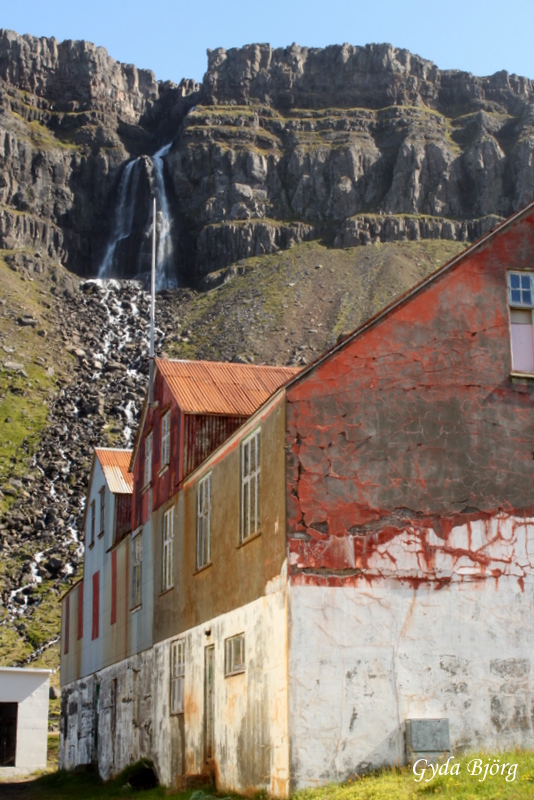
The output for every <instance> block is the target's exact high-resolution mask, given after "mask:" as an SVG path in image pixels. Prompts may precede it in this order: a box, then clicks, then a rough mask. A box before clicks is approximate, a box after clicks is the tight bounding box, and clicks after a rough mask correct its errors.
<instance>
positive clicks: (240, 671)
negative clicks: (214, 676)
mask: <svg viewBox="0 0 534 800" xmlns="http://www.w3.org/2000/svg"><path fill="white" fill-rule="evenodd" d="M244 674H245V668H243V669H238V670H236V671H235V672H225V674H224V677H225V678H235V676H236V675H244Z"/></svg>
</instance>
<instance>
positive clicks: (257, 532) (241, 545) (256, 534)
mask: <svg viewBox="0 0 534 800" xmlns="http://www.w3.org/2000/svg"><path fill="white" fill-rule="evenodd" d="M260 536H261V531H256V533H253V534H252V535H251V536H249V537H248V538H247V539H244V540H243V541H242V542H239V544H238V545H237V547H236V549H237V550H239V548H240V547H244V546H245V545H246V544H248V543H249V542H253V541H254V539H259V538H260Z"/></svg>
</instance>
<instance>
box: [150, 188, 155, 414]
mask: <svg viewBox="0 0 534 800" xmlns="http://www.w3.org/2000/svg"><path fill="white" fill-rule="evenodd" d="M153 204H154V205H153V212H152V272H151V276H150V354H149V379H148V404H149V406H151V405H152V403H153V402H154V324H155V317H156V196H155V195H154V198H153Z"/></svg>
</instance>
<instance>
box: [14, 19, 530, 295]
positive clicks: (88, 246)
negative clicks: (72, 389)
mask: <svg viewBox="0 0 534 800" xmlns="http://www.w3.org/2000/svg"><path fill="white" fill-rule="evenodd" d="M157 153H158V154H159V155H158V157H156V158H154V157H153V156H154V155H155V154H157ZM154 193H155V194H156V195H157V197H158V200H159V201H160V202H159V207H160V211H161V210H162V209H163V210H166V211H167V212H168V214H167V216H168V224H167V230H165V231H164V234H165V236H166V237H167V245H168V246H167V251H166V255H165V262H166V264H165V280H164V281H163V282H164V283H165V282H166V283H167V284H177V283H178V284H181V285H184V284H195V283H198V282H199V281H200V280H202V278H203V276H205V275H206V274H207V273H210V272H212V271H214V270H217V269H220V268H221V267H223V266H226V265H229V264H232V263H234V262H236V261H237V260H239V259H240V258H246V257H250V256H259V255H262V254H266V253H273V252H276V251H278V250H285V249H287V248H288V247H290V246H292V245H294V244H296V243H299V242H302V241H310V240H320V241H322V242H324V243H326V244H327V245H329V246H333V247H336V248H346V247H353V246H355V245H359V244H366V243H369V242H373V241H404V240H417V239H419V238H423V239H424V238H444V239H455V240H459V241H469V240H472V239H474V238H476V237H477V236H479V235H480V234H482V233H483V232H485V231H486V230H488V229H489V228H491V227H493V226H494V225H495V223H496V221H497V220H498V219H499V218H502V217H504V216H507V215H509V214H510V213H512V212H513V211H514V210H516V209H518V208H520V207H521V206H523V205H525V204H526V203H527V202H529V201H530V200H532V199H533V198H534V84H533V82H532V81H531V80H529V79H527V78H520V77H517V76H515V75H508V74H507V73H506V72H499V73H496V74H495V75H493V76H491V77H485V78H478V77H474V76H473V75H471V74H468V73H464V72H459V71H457V70H447V71H442V70H439V69H438V68H437V67H436V66H435V65H434V64H432V63H431V62H430V61H426V60H424V59H422V58H420V57H419V56H415V55H412V54H410V53H409V52H408V51H406V50H399V49H396V48H393V47H391V46H390V45H367V46H365V47H354V46H350V45H341V46H332V47H328V48H325V49H317V48H305V47H299V46H298V45H292V46H291V47H288V48H284V49H276V50H274V49H272V48H271V47H270V46H269V45H251V46H247V47H244V48H240V49H233V50H228V51H225V50H223V49H217V50H214V51H210V52H209V53H208V69H207V72H206V75H205V76H204V79H203V81H202V83H201V84H196V83H194V82H193V81H191V80H183V81H182V82H181V83H180V84H179V85H176V84H172V83H169V82H167V83H158V82H157V81H156V80H155V78H154V75H153V74H152V73H151V72H149V71H147V70H137V69H136V67H134V66H133V65H124V64H119V63H118V62H116V61H114V60H113V59H112V58H110V57H109V56H108V54H107V53H106V51H105V50H104V49H103V48H99V47H95V46H94V45H91V44H88V43H86V42H71V41H67V42H62V43H58V42H56V41H55V40H53V39H44V38H42V39H37V38H34V37H31V36H22V37H21V36H18V35H17V34H15V33H12V32H10V31H0V246H1V247H4V248H6V249H11V248H14V247H29V248H33V249H35V250H37V251H39V252H43V253H46V254H47V255H49V256H51V257H54V258H58V259H59V260H60V261H61V263H62V264H64V265H66V266H67V267H68V268H69V269H70V270H73V271H75V272H77V273H78V274H80V275H85V276H94V275H97V274H99V273H100V274H102V275H108V276H112V275H115V276H120V277H134V276H136V275H139V274H142V273H143V272H145V271H146V270H147V268H148V263H149V251H150V247H149V241H148V236H149V228H150V220H151V216H150V215H151V208H150V196H151V195H152V194H154ZM162 225H163V222H162V220H161V219H160V228H161V227H162Z"/></svg>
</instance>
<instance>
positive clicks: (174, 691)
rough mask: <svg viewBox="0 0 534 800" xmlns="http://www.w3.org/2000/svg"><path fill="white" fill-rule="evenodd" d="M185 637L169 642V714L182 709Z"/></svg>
mask: <svg viewBox="0 0 534 800" xmlns="http://www.w3.org/2000/svg"><path fill="white" fill-rule="evenodd" d="M184 678H185V639H178V640H177V641H176V642H172V644H171V714H181V713H182V712H183V710H184Z"/></svg>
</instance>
